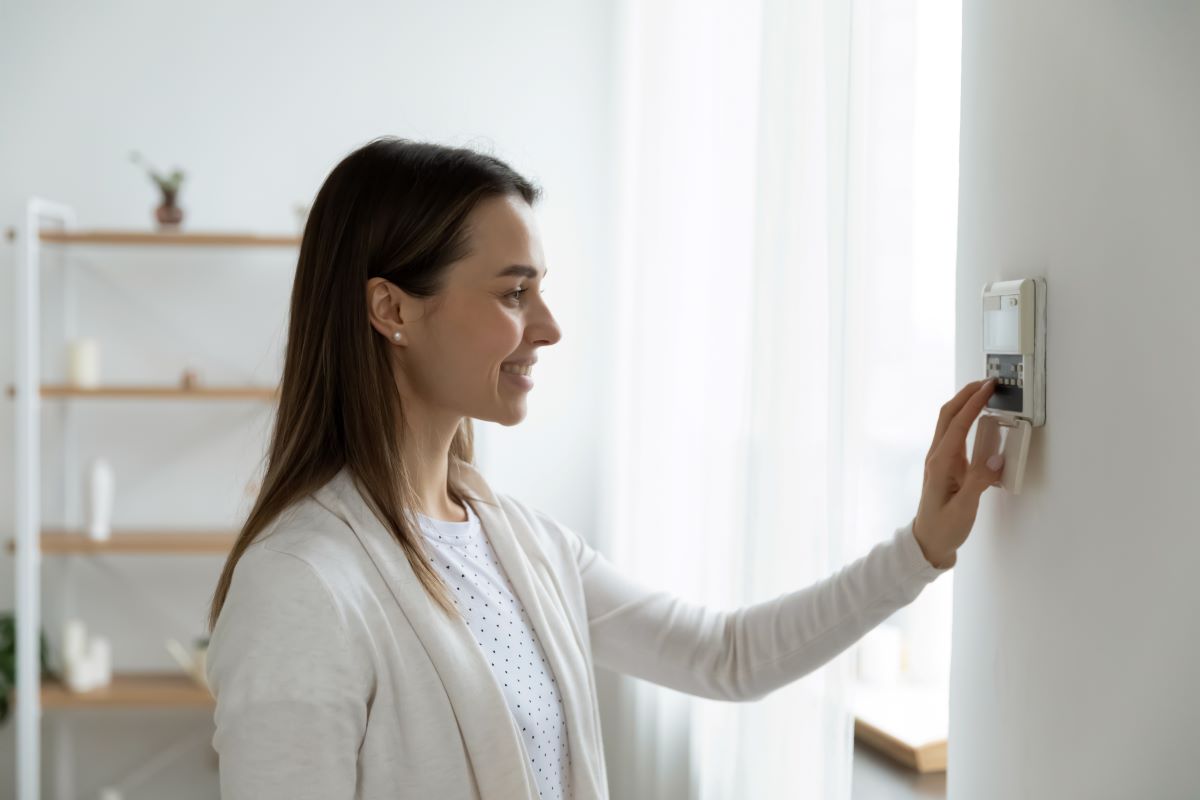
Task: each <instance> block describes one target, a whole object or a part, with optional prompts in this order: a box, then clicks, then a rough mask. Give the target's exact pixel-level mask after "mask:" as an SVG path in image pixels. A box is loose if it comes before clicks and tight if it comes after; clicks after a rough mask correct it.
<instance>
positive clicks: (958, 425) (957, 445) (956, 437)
mask: <svg viewBox="0 0 1200 800" xmlns="http://www.w3.org/2000/svg"><path fill="white" fill-rule="evenodd" d="M995 388H996V384H995V382H994V381H988V382H986V383H984V384H983V386H981V387H980V388H979V389H976V390H975V392H974V393H972V394H971V396H970V397H968V398H967V401H966V402H965V403H964V404H963V406H962V408H960V409H959V410H958V413H957V414H955V415H954V418H953V419H952V420H950V424H949V425H948V426H946V434H945V435H944V436H943V437H942V440H941V441H940V442H938V446H937V453H938V454H940V453H945V452H949V450H948V448H951V449H952V451H953V452H955V453H964V452H966V448H967V431H969V430H971V424H972V423H973V422H975V418H976V417H978V416H979V412H981V411H983V407H984V406H985V405H987V401H988V398H989V397H991V396H992V392H993V391H994V390H995ZM935 457H936V454H935Z"/></svg>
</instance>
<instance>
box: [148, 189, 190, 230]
mask: <svg viewBox="0 0 1200 800" xmlns="http://www.w3.org/2000/svg"><path fill="white" fill-rule="evenodd" d="M162 200H163V201H162V205H160V206H159V207H158V208H156V209H154V217H155V218H156V219H157V220H158V227H159V230H175V229H177V228H178V227H179V223H181V222H183V209H182V208H180V207H179V206H177V205H175V192H167V191H164V192H163V193H162Z"/></svg>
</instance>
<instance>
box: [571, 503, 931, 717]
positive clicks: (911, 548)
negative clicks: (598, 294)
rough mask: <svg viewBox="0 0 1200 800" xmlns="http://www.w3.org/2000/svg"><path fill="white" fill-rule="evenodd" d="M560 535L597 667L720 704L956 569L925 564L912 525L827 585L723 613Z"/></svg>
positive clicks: (833, 649)
mask: <svg viewBox="0 0 1200 800" xmlns="http://www.w3.org/2000/svg"><path fill="white" fill-rule="evenodd" d="M559 528H560V530H562V531H563V533H564V535H566V537H567V541H568V543H569V545H570V546H571V547H572V548H573V549H574V551H575V557H576V563H577V564H578V567H579V573H580V577H581V580H582V583H583V589H584V596H585V599H586V602H587V617H588V629H589V633H590V639H591V646H592V657H593V660H594V662H595V663H596V664H597V665H598V666H601V667H606V668H608V669H612V670H616V671H618V672H623V673H626V674H629V675H633V676H636V677H639V678H643V679H645V680H648V681H652V682H654V683H658V684H661V685H663V686H668V687H670V688H672V689H676V690H679V691H682V692H687V693H689V694H694V695H699V696H701V697H708V698H712V699H717V700H757V699H759V698H761V697H763V696H765V695H767V694H768V693H770V692H772V691H774V690H775V689H778V688H779V687H781V686H784V685H785V684H788V683H790V682H792V681H795V680H797V679H799V678H801V677H803V676H804V675H807V674H808V673H810V672H812V671H814V670H816V669H818V668H819V667H821V666H822V665H824V664H826V663H827V662H829V661H830V660H832V659H833V658H834V657H835V656H837V655H838V654H840V653H841V652H842V651H844V650H845V649H846V648H848V647H849V646H850V645H852V644H854V643H855V642H856V641H858V640H859V639H860V638H862V636H863V635H864V634H866V633H867V632H868V631H870V630H871V629H872V628H874V627H875V626H876V625H878V624H879V623H880V622H882V621H883V620H884V619H886V618H887V617H888V616H889V615H891V614H892V613H893V612H895V611H896V610H898V609H899V608H901V607H903V606H905V605H907V604H908V603H910V602H912V600H914V599H915V598H916V597H917V595H919V594H920V592H921V590H922V589H923V588H924V587H925V585H926V584H928V583H930V582H932V581H933V580H935V579H936V578H937V577H938V576H939V575H941V574H942V573H944V572H947V571H949V569H950V568H949V567H947V568H945V569H939V568H937V567H934V566H933V565H932V564H930V563H929V562H928V561H927V560H926V558H925V556H924V554H923V553H922V552H921V548H920V545H919V544H918V543H917V541H916V538H915V537H914V536H913V531H912V523H911V522H910V523H909V524H908V525H906V526H904V527H903V528H900V529H898V530H896V531H895V533H894V534H893V535H892V536H891V537H890V538H889V539H886V540H884V541H882V542H879V543H877V544H876V545H875V546H874V547H873V548H872V549H871V550H870V551H869V552H868V553H867V554H866V555H864V556H862V557H861V558H859V559H857V560H856V561H853V562H852V563H850V564H847V565H846V566H844V567H842V568H841V569H840V570H838V571H837V572H836V573H834V574H833V575H831V576H829V577H827V578H824V579H823V580H820V581H817V582H816V583H813V584H812V585H810V586H806V587H804V588H801V589H797V590H796V591H793V592H789V593H786V594H783V595H780V596H778V597H776V598H774V599H772V600H767V601H765V602H761V603H756V604H753V605H749V606H746V607H743V608H739V609H736V610H731V611H723V610H714V609H711V608H706V607H704V606H702V605H698V604H695V603H690V602H686V601H685V600H683V599H682V598H679V597H676V596H673V595H671V594H670V593H668V592H664V591H655V590H653V589H651V588H649V587H647V586H645V585H643V584H641V583H639V582H637V581H634V580H632V579H630V578H629V577H628V576H626V575H624V574H622V573H621V572H620V571H619V570H618V569H617V568H616V567H614V566H613V564H612V563H610V562H609V561H608V559H606V558H605V557H604V556H603V555H601V554H600V553H598V552H597V551H596V550H594V549H593V548H591V547H590V546H589V545H588V544H587V543H586V542H585V541H583V539H582V538H580V537H579V536H578V535H577V534H575V533H573V532H571V531H570V530H568V529H565V528H563V527H562V526H559Z"/></svg>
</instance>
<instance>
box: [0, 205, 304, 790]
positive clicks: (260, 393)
mask: <svg viewBox="0 0 1200 800" xmlns="http://www.w3.org/2000/svg"><path fill="white" fill-rule="evenodd" d="M47 222H49V223H52V224H54V225H57V226H58V227H55V228H50V229H43V227H42V226H43V224H45V223H47ZM8 240H9V241H12V238H11V236H10V237H9V239H8ZM21 244H22V247H21V250H20V253H19V257H18V258H17V265H16V266H17V269H16V275H15V281H14V289H15V295H14V304H15V310H16V337H15V342H14V348H15V353H14V354H15V366H16V371H15V382H14V383H13V384H11V385H10V386H8V387H7V390H6V397H7V398H9V399H11V400H12V401H13V402H14V405H15V412H16V414H15V423H16V437H15V442H14V451H13V454H14V467H15V469H14V475H15V478H16V480H15V498H14V500H15V514H14V538H12V539H10V540H8V542H7V547H8V551H9V552H11V553H14V554H15V556H16V618H17V625H16V627H17V631H16V632H17V686H16V696H15V716H16V734H17V763H16V766H17V798H18V800H39V798H41V797H42V796H43V792H42V789H41V786H40V783H41V748H40V742H41V717H42V711H43V709H55V710H69V709H83V708H118V707H119V708H203V707H208V706H211V705H212V696H211V694H210V693H209V691H208V689H207V687H205V686H203V685H201V684H200V683H198V682H197V681H196V680H194V679H193V678H192V677H191V676H189V675H187V674H185V673H183V672H178V673H117V674H115V675H114V676H113V680H112V683H111V684H110V685H109V686H107V687H104V688H102V689H97V690H94V691H90V692H84V693H76V692H72V691H70V690H69V689H68V688H67V687H65V686H63V685H62V684H61V683H59V682H58V681H57V680H46V681H44V682H43V681H42V679H41V669H40V663H39V661H38V653H39V647H38V639H39V631H40V630H41V628H42V619H41V590H42V585H41V562H42V556H43V555H51V556H55V557H59V558H73V557H77V556H79V557H85V558H94V557H108V556H121V557H125V556H130V555H180V556H182V555H220V554H222V553H225V552H228V550H229V549H230V547H232V545H233V542H234V540H235V538H236V535H237V534H236V532H235V531H212V530H172V529H171V528H169V527H166V528H163V529H153V530H115V531H113V534H112V536H111V538H110V539H108V540H106V541H93V540H91V539H90V538H88V536H87V535H86V533H85V532H83V531H79V530H70V529H66V530H64V529H61V528H43V527H42V524H41V471H40V470H41V453H40V449H41V406H42V402H43V401H44V400H58V401H61V402H62V403H71V402H75V401H81V400H88V401H92V400H98V399H103V400H109V401H130V400H132V401H152V402H158V401H179V400H183V401H190V402H207V401H251V402H274V401H275V400H276V399H277V396H278V387H275V386H187V387H185V386H156V385H126V386H101V387H96V388H81V387H76V386H68V385H61V384H47V383H42V381H41V377H40V374H39V373H40V364H41V350H40V348H41V343H40V328H39V322H40V317H41V311H40V307H39V305H40V303H39V297H40V295H39V281H40V274H41V267H40V259H41V257H42V246H43V245H45V244H49V245H52V246H54V247H76V246H87V247H96V246H100V247H126V248H128V247H133V248H161V247H168V248H221V247H225V248H287V247H293V248H294V247H298V245H299V244H300V237H298V236H289V235H281V236H269V235H259V234H254V233H248V232H228V231H226V232H219V231H214V232H192V231H189V232H172V233H158V232H151V231H131V230H79V229H76V228H75V213H74V211H73V210H72V209H71V208H70V207H69V206H66V205H63V204H61V203H55V202H52V201H48V200H45V199H42V198H33V199H31V200H30V201H29V203H28V205H27V207H26V216H25V225H24V229H23V241H22V243H21ZM65 324H66V326H67V327H68V328H69V327H70V325H71V320H70V319H69V316H68V317H67V319H66V321H65ZM68 333H69V331H68ZM178 752H180V745H179V744H175V745H171V746H170V747H168V748H166V749H164V750H163V751H162V752H161V753H158V754H157V755H155V756H153V757H152V758H150V759H148V760H147V762H146V764H144V765H143V767H142V771H143V772H145V771H146V770H147V769H151V768H152V769H158V768H159V767H160V766H161V765H162V764H164V763H165V762H166V761H169V760H170V758H173V757H174V756H175V754H176V753H178ZM62 766H63V765H62V763H61V762H60V763H59V767H60V771H59V776H60V784H62V783H63V781H62V780H61V778H62V776H63V774H64V773H63V772H62V769H61V768H62ZM69 783H70V782H69V781H67V782H66V786H65V787H64V785H59V786H58V787H56V788H57V794H58V795H59V796H60V797H66V796H71V791H70V787H69Z"/></svg>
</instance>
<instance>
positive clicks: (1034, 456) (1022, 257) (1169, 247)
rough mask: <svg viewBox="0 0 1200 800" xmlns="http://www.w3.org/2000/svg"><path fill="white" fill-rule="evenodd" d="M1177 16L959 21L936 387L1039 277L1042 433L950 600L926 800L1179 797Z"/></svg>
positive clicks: (1197, 383) (1196, 180)
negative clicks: (941, 751)
mask: <svg viewBox="0 0 1200 800" xmlns="http://www.w3.org/2000/svg"><path fill="white" fill-rule="evenodd" d="M1198 41H1200V6H1197V5H1196V4H1192V3H1171V2H1148V3H1131V2H1117V1H1116V0H1104V1H1103V2H1097V1H1096V0H1059V1H1058V2H1054V3H1044V2H1039V1H1038V0H1005V2H980V1H979V0H974V1H972V2H968V3H966V4H965V8H964V13H963V73H962V139H961V173H960V177H961V184H960V185H961V195H960V201H959V207H960V229H959V248H958V331H959V332H958V354H957V363H958V378H959V382H960V383H962V382H966V381H967V380H970V379H973V378H976V377H978V376H979V375H980V374H981V365H980V349H979V348H980V334H979V290H980V288H981V286H982V285H983V283H984V282H986V281H989V280H994V279H1006V278H1016V277H1023V276H1027V275H1031V276H1032V275H1044V276H1046V278H1047V280H1048V285H1049V286H1048V288H1049V316H1050V320H1049V329H1048V330H1049V341H1048V346H1049V354H1048V359H1047V364H1048V368H1049V376H1048V391H1049V394H1048V416H1047V422H1046V426H1045V427H1044V428H1043V429H1040V430H1037V431H1036V437H1035V439H1034V440H1033V447H1032V451H1031V454H1030V463H1029V470H1028V473H1027V475H1026V485H1027V488H1026V489H1025V490H1024V491H1023V492H1022V494H1021V495H1020V496H1019V497H1012V496H1009V495H1004V494H1000V492H999V490H996V491H993V492H989V493H988V494H987V495H986V496H985V498H984V502H983V506H982V508H981V511H980V514H979V519H978V523H977V525H976V527H975V531H974V532H973V533H972V535H971V538H970V539H969V540H968V542H967V544H966V546H965V547H964V549H963V550H962V552H961V554H960V556H959V559H958V566H957V569H956V572H957V574H956V578H955V583H954V588H955V592H954V643H953V654H952V676H951V710H950V747H949V757H950V762H949V775H948V779H949V792H950V797H951V798H952V800H988V798H997V799H998V800H999V799H1003V800H1013V799H1014V798H1034V797H1036V798H1043V797H1045V798H1050V797H1054V798H1059V797H1061V798H1083V797H1087V798H1130V797H1155V798H1182V797H1196V796H1197V791H1200V790H1198V789H1197V786H1198V785H1200V777H1198V773H1197V766H1196V757H1197V756H1198V755H1200V748H1198V747H1197V741H1198V740H1197V733H1196V718H1197V712H1200V690H1198V689H1197V686H1196V676H1198V675H1200V615H1198V614H1197V609H1198V608H1200V599H1198V598H1197V592H1196V589H1195V585H1196V582H1195V574H1196V568H1197V564H1200V512H1198V511H1197V507H1196V502H1195V500H1196V487H1197V482H1198V480H1200V467H1198V466H1197V454H1198V453H1200V426H1198V425H1197V421H1196V413H1195V409H1196V407H1197V401H1196V397H1197V395H1198V394H1200V375H1198V373H1197V370H1196V356H1197V351H1198V349H1200V324H1198V323H1197V317H1196V312H1195V307H1194V304H1195V302H1196V300H1197V298H1198V297H1200V91H1198V89H1197V76H1200V47H1197V46H1196V43H1197V42H1198Z"/></svg>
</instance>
